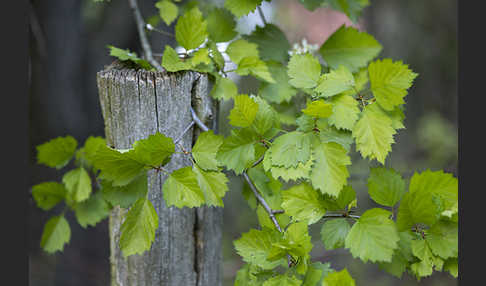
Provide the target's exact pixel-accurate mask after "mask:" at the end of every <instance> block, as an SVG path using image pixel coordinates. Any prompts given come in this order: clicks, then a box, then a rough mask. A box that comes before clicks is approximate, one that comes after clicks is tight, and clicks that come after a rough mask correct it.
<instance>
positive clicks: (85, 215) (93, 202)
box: [74, 192, 110, 228]
mask: <svg viewBox="0 0 486 286" xmlns="http://www.w3.org/2000/svg"><path fill="white" fill-rule="evenodd" d="M74 214H75V215H76V219H77V220H78V223H79V224H80V225H81V226H82V227H83V228H86V227H87V226H88V225H91V226H95V225H96V224H97V223H98V222H100V221H102V220H103V219H105V218H106V217H107V216H108V215H109V214H110V207H109V206H108V204H107V203H106V202H105V200H104V199H103V197H102V194H101V193H100V192H97V193H96V194H94V195H92V196H90V197H89V199H87V200H85V201H83V202H81V203H79V204H76V205H75V207H74Z"/></svg>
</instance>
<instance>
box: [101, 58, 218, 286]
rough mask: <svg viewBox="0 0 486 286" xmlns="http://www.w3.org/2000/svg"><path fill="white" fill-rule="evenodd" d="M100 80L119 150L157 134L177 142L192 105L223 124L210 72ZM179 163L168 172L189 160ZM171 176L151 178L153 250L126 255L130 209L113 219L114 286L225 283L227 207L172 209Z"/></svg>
mask: <svg viewBox="0 0 486 286" xmlns="http://www.w3.org/2000/svg"><path fill="white" fill-rule="evenodd" d="M97 80H98V90H99V96H100V102H101V107H102V112H103V117H104V121H105V137H106V141H107V144H109V145H111V146H114V147H115V148H117V149H126V148H130V147H131V145H132V144H133V142H134V141H136V140H139V139H143V138H146V137H148V136H149V135H150V134H154V133H155V132H156V131H159V132H161V133H164V134H165V135H166V136H169V137H171V138H173V139H175V138H177V137H178V136H180V135H181V134H182V132H183V130H184V129H185V128H186V127H187V126H188V125H189V124H190V123H191V121H192V117H191V111H190V107H191V106H192V107H193V108H194V110H195V111H196V114H197V115H198V116H199V117H200V118H201V119H202V120H203V121H204V122H205V123H206V124H207V125H208V126H210V127H213V128H214V127H216V114H217V113H216V108H215V105H214V104H213V102H212V101H211V98H210V97H209V96H208V78H207V76H206V75H204V74H199V73H196V72H179V73H167V72H150V71H145V70H139V71H135V70H133V69H128V68H123V67H120V66H112V67H108V68H106V69H105V70H103V71H100V72H99V73H98V74H97ZM194 129H195V127H193V129H192V132H187V133H186V134H185V135H184V137H183V139H182V140H181V141H180V143H181V144H182V145H183V147H184V148H185V149H186V150H191V146H192V142H193V141H194V139H195V136H196V135H197V134H194V132H195V131H194ZM196 132H197V131H196ZM177 148H178V147H176V149H177ZM176 151H177V150H176ZM179 151H180V150H179ZM172 158H173V159H172V160H171V162H170V163H169V164H168V165H167V166H166V167H167V168H166V169H168V170H169V171H173V170H175V169H178V168H180V167H183V166H187V165H189V164H190V161H189V160H188V158H187V156H186V155H183V154H174V155H173V157H172ZM166 177H167V176H166V175H165V174H164V173H163V172H159V173H155V172H152V171H150V172H149V174H148V182H149V186H148V188H149V190H148V191H149V194H148V198H149V199H150V201H151V202H152V203H153V205H154V207H155V209H156V210H157V213H158V215H159V227H158V229H157V231H156V233H155V241H154V243H153V245H152V248H151V249H150V251H147V252H145V253H144V254H143V255H133V256H129V257H127V258H124V257H123V256H122V253H121V251H120V248H119V244H118V242H119V238H120V227H121V224H122V223H123V215H124V214H125V213H126V212H127V210H125V209H121V208H119V207H118V208H115V209H114V210H113V212H112V214H111V215H110V222H109V228H110V230H109V231H110V248H111V255H110V263H111V280H112V286H115V285H116V286H127V285H137V286H138V285H144V286H149V285H150V286H154V285H170V286H190V285H195V286H215V285H216V286H218V285H221V278H222V273H221V272H222V265H221V256H222V255H221V253H222V252H221V240H222V230H221V228H222V210H221V208H215V207H203V208H192V209H191V208H187V207H186V208H183V209H178V208H175V207H170V208H169V207H167V206H166V204H165V201H164V199H163V196H162V184H163V182H164V180H165V179H166Z"/></svg>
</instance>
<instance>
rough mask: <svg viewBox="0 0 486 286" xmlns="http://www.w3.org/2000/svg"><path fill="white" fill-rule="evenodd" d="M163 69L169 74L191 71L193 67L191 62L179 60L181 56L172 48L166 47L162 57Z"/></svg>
mask: <svg viewBox="0 0 486 286" xmlns="http://www.w3.org/2000/svg"><path fill="white" fill-rule="evenodd" d="M162 67H164V69H166V70H167V71H169V72H176V71H182V70H189V69H191V67H192V65H191V63H190V62H187V61H186V62H184V61H182V60H181V59H180V58H179V55H177V52H176V51H175V50H174V49H173V48H171V47H170V46H168V45H166V46H165V50H164V54H163V55H162Z"/></svg>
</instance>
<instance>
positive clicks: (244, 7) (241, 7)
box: [224, 0, 262, 18]
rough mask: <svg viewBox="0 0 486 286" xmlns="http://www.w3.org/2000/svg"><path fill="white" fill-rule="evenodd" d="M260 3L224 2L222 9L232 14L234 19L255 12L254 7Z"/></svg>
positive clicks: (255, 0) (259, 0) (244, 0)
mask: <svg viewBox="0 0 486 286" xmlns="http://www.w3.org/2000/svg"><path fill="white" fill-rule="evenodd" d="M261 3H262V0H226V1H224V7H225V8H226V9H228V10H230V11H231V13H233V15H235V16H236V18H241V16H245V15H248V14H249V13H250V12H252V11H255V9H256V7H257V6H258V5H260V4H261Z"/></svg>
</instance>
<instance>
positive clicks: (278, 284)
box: [262, 274, 302, 286]
mask: <svg viewBox="0 0 486 286" xmlns="http://www.w3.org/2000/svg"><path fill="white" fill-rule="evenodd" d="M300 285H302V281H301V280H299V279H298V278H297V277H295V276H289V275H287V274H283V275H277V276H273V277H272V278H270V279H268V280H267V281H265V282H264V283H263V284H262V286H300Z"/></svg>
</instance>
